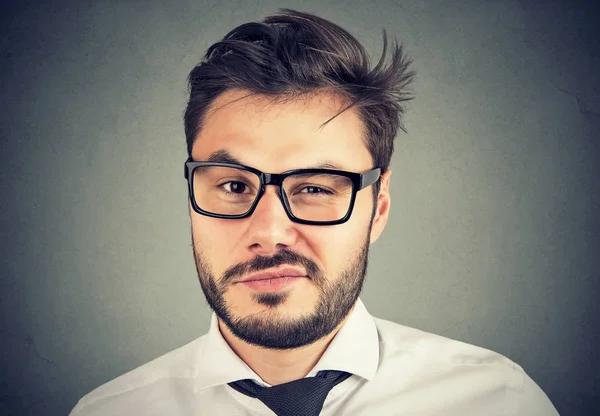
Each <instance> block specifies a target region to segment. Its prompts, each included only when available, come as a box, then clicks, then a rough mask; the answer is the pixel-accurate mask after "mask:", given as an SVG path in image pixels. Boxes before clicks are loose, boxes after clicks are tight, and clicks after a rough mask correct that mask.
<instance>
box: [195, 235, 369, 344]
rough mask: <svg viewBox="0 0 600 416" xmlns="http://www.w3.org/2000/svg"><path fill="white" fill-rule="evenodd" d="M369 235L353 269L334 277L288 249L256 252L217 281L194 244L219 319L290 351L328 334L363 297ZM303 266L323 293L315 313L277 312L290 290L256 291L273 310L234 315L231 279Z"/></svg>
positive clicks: (246, 337) (246, 336) (240, 333)
mask: <svg viewBox="0 0 600 416" xmlns="http://www.w3.org/2000/svg"><path fill="white" fill-rule="evenodd" d="M370 228H371V227H369V230H368V231H369V232H368V233H367V235H366V237H365V238H364V239H363V242H362V244H361V246H360V247H359V249H358V250H357V251H356V252H355V253H354V255H353V256H352V257H351V258H350V259H349V260H350V261H349V262H348V263H347V264H349V265H348V267H346V268H345V269H343V270H342V271H341V272H340V273H339V275H338V276H336V278H335V279H330V278H328V277H327V276H325V275H324V274H323V272H322V270H321V269H320V268H319V267H318V266H317V264H316V263H315V262H314V261H312V260H310V259H309V258H307V257H304V256H302V255H300V254H298V253H295V252H293V251H291V250H288V249H282V250H280V251H278V252H277V253H276V254H275V255H273V256H270V257H266V256H257V257H255V258H253V259H251V260H249V261H246V262H244V263H240V264H237V265H235V266H233V267H230V268H229V269H227V270H226V271H225V273H223V276H222V277H221V279H218V280H217V279H216V278H215V275H214V273H213V272H212V271H211V267H210V265H209V264H208V262H207V261H206V259H205V258H204V257H203V256H202V253H201V251H200V250H197V249H196V248H195V245H194V244H192V246H193V247H194V250H193V251H194V258H195V261H196V270H197V271H198V279H199V281H200V286H201V287H202V291H203V292H204V296H205V297H206V301H207V303H208V305H209V306H210V307H211V309H212V310H213V311H214V312H215V314H216V315H217V317H218V318H219V319H220V320H221V321H222V322H223V323H224V324H225V325H227V327H228V328H229V330H231V332H232V333H233V334H234V335H235V336H237V337H238V338H240V339H241V340H243V341H245V342H247V343H249V344H252V345H257V346H260V347H263V348H268V349H276V350H286V349H293V348H298V347H302V346H305V345H309V344H312V343H314V342H315V341H318V340H319V339H321V338H323V337H325V336H327V335H329V334H330V333H331V332H332V331H333V330H334V329H335V328H336V327H337V326H338V325H339V324H340V323H341V322H342V321H343V320H344V319H345V318H346V316H347V315H348V313H349V312H350V310H352V307H353V306H354V304H355V303H356V300H357V299H358V296H359V295H360V293H361V291H362V287H363V283H364V280H365V275H366V271H367V263H368V255H369V240H368V236H369V235H370ZM284 264H285V265H292V266H293V265H298V266H302V267H304V269H305V270H306V271H307V274H308V276H309V277H310V279H311V280H312V282H313V284H315V285H316V287H317V289H318V292H319V297H318V299H317V302H316V305H315V306H316V307H315V310H314V312H312V313H310V314H307V315H305V316H301V317H297V316H296V317H283V316H282V315H281V314H279V313H278V312H277V310H276V308H277V306H279V305H281V304H283V303H284V302H285V301H286V299H287V298H288V297H289V296H290V294H291V293H290V292H289V291H283V292H271V293H265V292H256V293H253V294H252V295H251V296H252V298H253V300H254V301H255V302H257V303H258V304H260V305H263V306H266V307H268V309H269V311H268V312H269V313H265V314H262V316H259V315H257V314H255V315H251V316H245V317H234V316H232V314H231V306H230V305H228V304H227V302H226V300H225V292H226V291H227V287H228V286H229V284H230V282H231V281H232V280H234V279H235V278H236V277H242V276H244V275H245V274H247V273H250V272H257V271H261V270H266V269H269V268H272V267H276V266H280V265H284Z"/></svg>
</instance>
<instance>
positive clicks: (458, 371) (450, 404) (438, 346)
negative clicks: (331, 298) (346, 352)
mask: <svg viewBox="0 0 600 416" xmlns="http://www.w3.org/2000/svg"><path fill="white" fill-rule="evenodd" d="M373 319H374V321H375V325H376V327H377V333H378V336H379V347H380V349H379V367H378V370H377V376H376V378H378V379H379V381H380V383H379V384H381V383H385V384H386V385H388V386H389V385H390V383H393V384H395V385H396V390H397V391H398V392H402V394H403V397H404V398H405V399H406V398H407V397H413V398H417V399H415V403H421V402H422V400H425V401H426V399H425V397H438V398H439V401H442V400H446V402H444V403H445V406H446V408H447V409H459V410H456V412H455V413H452V412H451V411H448V413H447V414H491V413H492V412H491V411H490V409H495V410H494V412H501V414H507V415H527V416H530V415H547V416H550V415H554V416H558V413H557V412H556V409H555V408H554V406H553V405H552V403H551V401H550V400H549V399H548V397H547V396H546V394H545V393H544V392H543V391H542V389H541V388H540V387H539V386H538V385H537V384H536V383H535V382H534V381H533V380H532V379H531V378H530V377H529V375H528V374H527V373H526V372H525V371H524V369H523V368H522V367H521V366H520V365H519V364H517V363H515V362H514V361H512V360H511V359H510V358H508V357H506V356H504V355H502V354H500V353H498V352H495V351H492V350H490V349H487V348H483V347H479V346H476V345H472V344H468V343H465V342H462V341H458V340H455V339H451V338H448V337H444V336H441V335H436V334H432V333H429V332H426V331H422V330H419V329H415V328H411V327H407V326H403V325H400V324H397V323H394V322H390V321H387V320H384V319H379V318H373ZM399 374H400V375H401V377H398V375H399ZM390 380H394V381H393V382H390ZM450 391H451V392H452V393H451V394H448V392H450ZM411 395H412V396H411ZM461 406H465V407H461ZM475 409H476V410H477V411H475ZM469 412H470V413H469ZM494 414H496V413H494Z"/></svg>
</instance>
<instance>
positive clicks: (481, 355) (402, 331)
mask: <svg viewBox="0 0 600 416" xmlns="http://www.w3.org/2000/svg"><path fill="white" fill-rule="evenodd" d="M373 319H374V320H375V325H376V326H377V331H378V334H379V342H380V348H381V350H380V356H381V359H382V360H383V361H384V362H385V361H386V360H389V361H394V360H395V359H399V358H400V357H407V356H409V357H410V359H411V361H412V362H413V363H419V364H418V365H420V366H422V367H424V368H429V367H435V368H437V369H438V370H439V371H442V370H443V369H447V371H449V372H456V371H458V369H462V370H465V371H466V370H469V372H477V371H479V372H486V373H494V374H496V375H497V376H498V377H500V378H502V379H503V380H504V381H505V382H506V384H507V387H510V388H513V389H517V390H519V389H522V387H523V384H524V382H525V377H526V374H525V372H524V370H523V368H522V367H521V366H520V365H519V364H517V363H515V362H514V361H512V360H511V359H509V358H508V357H506V356H504V355H502V354H500V353H497V352H495V351H492V350H490V349H487V348H483V347H479V346H476V345H473V344H468V343H466V342H462V341H458V340H455V339H452V338H448V337H444V336H441V335H436V334H433V333H430V332H426V331H423V330H419V329H416V328H411V327H408V326H404V325H400V324H397V323H394V322H391V321H387V320H384V319H379V318H373Z"/></svg>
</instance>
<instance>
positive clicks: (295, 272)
mask: <svg viewBox="0 0 600 416" xmlns="http://www.w3.org/2000/svg"><path fill="white" fill-rule="evenodd" d="M284 277H290V278H294V277H308V276H307V275H306V273H305V272H304V271H302V270H299V269H296V268H292V267H285V268H280V269H276V270H266V271H261V272H258V273H255V274H251V275H250V276H246V277H245V278H244V279H242V280H240V281H238V282H237V283H249V282H257V281H261V280H273V279H281V278H284Z"/></svg>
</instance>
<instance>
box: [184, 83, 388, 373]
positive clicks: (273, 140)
mask: <svg viewBox="0 0 600 416" xmlns="http://www.w3.org/2000/svg"><path fill="white" fill-rule="evenodd" d="M247 94H248V92H247V91H242V90H228V91H226V92H225V93H223V94H222V95H221V96H220V97H219V98H218V99H217V100H215V102H214V103H213V104H212V106H211V108H210V109H209V111H208V113H207V116H206V119H205V122H204V125H203V126H202V129H201V131H200V133H199V134H198V136H197V138H196V140H195V142H194V145H193V147H192V158H193V160H197V161H203V160H207V159H208V157H209V156H210V155H212V154H214V153H215V152H219V151H226V152H228V153H229V154H230V155H232V156H233V157H235V158H236V159H238V160H239V161H240V162H241V163H242V164H244V165H247V166H251V167H254V168H256V169H259V170H261V171H263V172H268V173H281V172H284V171H287V170H291V169H299V168H307V167H314V166H315V165H316V164H319V163H324V162H327V163H331V164H334V165H336V166H337V168H338V169H341V170H347V171H351V172H365V171H368V170H370V169H371V168H373V161H372V157H371V155H370V153H369V151H368V150H367V147H366V145H365V143H364V140H363V135H364V129H363V126H362V124H361V122H360V120H359V118H358V115H357V113H356V112H355V111H354V110H347V111H346V112H344V113H342V114H341V115H339V116H338V117H336V118H335V119H333V120H332V121H330V122H329V123H328V124H327V125H326V126H324V127H323V128H320V126H321V124H323V123H324V122H325V121H327V120H329V119H330V118H331V117H332V116H334V115H335V114H337V112H338V111H339V110H340V109H341V108H342V107H341V106H342V105H343V103H342V102H341V101H340V100H339V99H336V97H335V96H333V95H331V94H326V93H322V94H319V95H313V96H310V97H304V98H302V99H295V100H291V101H288V102H274V101H273V100H271V99H268V98H267V97H264V96H251V97H246V96H247ZM390 176H391V170H388V171H386V172H385V173H384V174H383V175H382V178H381V187H380V192H379V195H378V197H377V205H376V207H373V195H372V190H371V188H370V187H367V188H365V189H364V190H361V191H360V192H358V194H357V198H356V202H355V206H354V211H353V213H352V216H351V217H350V219H349V220H348V221H347V222H346V223H343V224H339V225H334V226H315V225H306V224H298V223H294V222H292V221H291V220H290V219H289V218H288V216H287V215H286V213H285V211H284V208H283V206H282V204H281V202H280V200H279V197H278V196H277V190H278V189H277V187H275V186H267V188H266V192H265V194H264V195H263V197H262V199H261V200H260V202H259V204H258V206H257V208H256V210H255V211H254V213H253V214H252V215H251V216H250V217H248V218H244V219H237V220H228V219H218V218H211V217H207V216H203V215H200V214H197V213H196V212H194V211H193V209H192V208H191V206H190V220H191V228H192V240H193V246H194V255H195V258H196V264H197V267H198V274H199V279H200V282H201V285H202V288H203V290H204V292H205V295H206V297H207V300H209V304H211V307H213V309H215V307H214V306H220V309H219V308H216V309H215V312H217V318H218V321H219V329H220V331H221V333H222V335H223V338H224V339H225V340H226V341H227V343H228V344H229V346H230V347H231V348H232V350H233V351H235V352H236V354H237V355H238V356H239V357H240V358H241V359H242V360H243V361H244V362H246V364H248V366H249V367H250V368H252V369H253V370H254V372H256V373H257V374H258V375H259V376H260V377H261V378H262V379H263V380H264V381H265V382H266V383H268V384H270V385H277V384H282V383H286V382H289V381H292V380H297V379H299V378H302V377H305V376H306V375H307V374H308V373H309V372H310V370H311V369H312V368H313V367H314V365H315V364H316V363H317V362H318V360H319V358H320V357H321V355H322V354H323V352H324V351H325V350H326V348H327V346H328V345H329V343H330V342H331V340H332V339H333V337H334V336H335V334H336V333H337V331H338V330H339V328H341V326H342V325H343V324H344V322H345V321H346V319H347V316H348V313H344V314H343V315H342V316H340V317H339V319H336V320H335V322H329V324H330V326H331V327H327V329H326V332H327V333H325V334H320V335H322V336H320V335H319V337H318V339H310V337H308V338H307V339H306V340H305V341H304V343H301V344H303V345H296V344H297V343H298V339H294V342H296V344H293V345H292V344H290V345H287V346H285V345H279V346H275V347H273V345H270V346H269V345H267V346H265V345H259V344H260V343H257V342H256V339H254V340H253V341H255V342H248V339H244V338H245V337H244V336H240V334H241V335H243V333H241V332H240V331H239V330H236V327H235V325H236V323H239V322H242V321H244V320H246V321H248V320H251V321H250V322H252V323H253V325H254V326H261V325H263V326H264V329H265V331H264V333H265V334H267V335H268V334H269V333H272V332H273V331H274V330H280V329H281V328H285V325H287V324H298V323H299V322H300V321H302V320H304V321H306V320H308V317H310V316H315V314H318V311H319V309H318V305H319V303H320V302H321V304H323V302H324V300H327V299H330V298H331V296H332V295H331V294H335V293H337V294H338V295H340V296H341V297H340V299H345V300H346V301H348V302H349V301H350V299H351V300H352V303H348V305H347V308H346V309H347V312H349V311H351V309H353V307H354V305H355V303H354V301H355V297H356V296H358V293H359V292H360V288H361V287H362V283H363V280H364V269H365V268H366V259H367V254H368V247H369V245H370V244H372V243H373V242H375V241H376V240H377V239H378V238H379V236H380V235H381V233H382V232H383V229H384V228H385V225H386V223H387V219H388V215H389V209H390V195H389V181H390ZM373 210H374V211H373ZM372 215H373V220H372V221H371V218H372ZM282 253H283V256H282ZM286 253H289V256H285V254H286ZM261 259H267V260H268V259H272V260H279V261H278V262H277V263H276V264H282V263H283V264H287V261H290V262H291V261H293V260H298V261H299V262H300V263H298V262H293V263H292V264H295V267H298V264H304V265H306V266H312V267H315V269H311V268H310V267H307V268H305V269H307V270H311V272H315V273H314V274H313V275H312V276H311V275H310V274H308V273H307V274H308V277H307V278H302V279H297V280H296V281H295V282H293V283H292V284H291V285H289V286H287V287H286V288H284V289H283V291H282V292H278V293H277V294H276V296H275V299H266V298H265V296H263V295H261V294H258V295H257V293H256V292H254V291H253V290H251V289H250V288H248V287H246V286H245V285H242V284H239V283H237V281H238V280H240V279H241V278H243V276H244V275H245V273H244V271H245V270H246V269H244V268H241V269H240V268H239V266H240V265H248V264H251V265H254V266H255V267H256V268H255V269H254V270H255V271H256V270H266V269H268V267H270V266H269V263H268V261H267V262H264V261H259V260H261ZM257 261H258V263H257ZM302 261H304V263H302ZM236 266H238V269H237V270H238V271H239V270H242V272H241V273H237V274H234V275H233V276H232V275H231V274H228V272H230V271H231V270H236V269H233V268H235V267H236ZM211 288H212V292H211ZM213 292H214V293H213ZM350 292H352V294H351V293H350ZM326 294H329V295H326ZM354 294H355V295H356V296H353V295H354ZM216 300H218V301H219V304H218V305H215V304H214V302H215V301H216ZM211 302H213V303H211ZM340 302H341V301H340ZM342 303H343V302H342ZM334 304H335V303H334ZM330 306H331V305H330ZM336 308H339V307H338V306H336ZM223 311H226V313H228V314H229V315H228V316H226V317H225V316H223ZM219 312H221V314H220V313H219ZM334 312H337V315H340V314H342V313H343V312H345V310H343V309H341V310H340V309H335V310H334ZM220 315H221V316H220ZM326 315H327V316H330V315H331V316H335V315H336V314H335V313H330V314H326ZM223 318H226V319H223ZM338 321H339V322H338ZM310 328H312V327H310ZM321 330H325V329H324V327H323V328H321ZM236 332H237V334H236ZM296 332H298V331H296ZM308 332H310V331H308ZM261 340H262V341H263V342H268V341H267V340H263V339H262V338H261ZM273 342H275V341H273Z"/></svg>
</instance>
